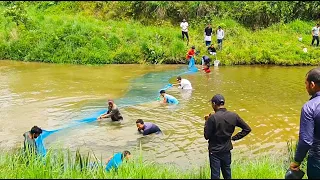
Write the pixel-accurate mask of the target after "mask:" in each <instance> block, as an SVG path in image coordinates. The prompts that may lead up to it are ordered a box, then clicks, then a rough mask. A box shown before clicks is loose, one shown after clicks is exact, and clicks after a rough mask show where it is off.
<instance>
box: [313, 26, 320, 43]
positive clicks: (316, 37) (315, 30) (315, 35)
mask: <svg viewBox="0 0 320 180" xmlns="http://www.w3.org/2000/svg"><path fill="white" fill-rule="evenodd" d="M319 30H320V27H319V24H317V25H316V26H315V27H313V28H312V42H311V46H313V43H314V41H315V40H317V46H319Z"/></svg>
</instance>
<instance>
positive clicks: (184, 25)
mask: <svg viewBox="0 0 320 180" xmlns="http://www.w3.org/2000/svg"><path fill="white" fill-rule="evenodd" d="M188 26H189V24H188V22H187V21H186V19H183V20H182V23H181V24H180V27H181V31H182V40H184V36H186V38H187V44H189V35H188Z"/></svg>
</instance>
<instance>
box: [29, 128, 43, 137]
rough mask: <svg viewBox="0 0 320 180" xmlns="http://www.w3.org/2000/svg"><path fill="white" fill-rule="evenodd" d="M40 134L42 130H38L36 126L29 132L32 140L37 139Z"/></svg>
mask: <svg viewBox="0 0 320 180" xmlns="http://www.w3.org/2000/svg"><path fill="white" fill-rule="evenodd" d="M41 133H42V129H41V128H39V127H38V126H33V127H32V128H31V130H30V134H31V136H32V138H34V139H36V138H37V137H39V136H40V134H41Z"/></svg>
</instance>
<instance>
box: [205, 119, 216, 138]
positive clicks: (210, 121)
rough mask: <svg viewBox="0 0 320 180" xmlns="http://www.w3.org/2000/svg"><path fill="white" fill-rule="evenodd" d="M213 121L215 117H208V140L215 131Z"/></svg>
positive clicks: (206, 124) (206, 128)
mask: <svg viewBox="0 0 320 180" xmlns="http://www.w3.org/2000/svg"><path fill="white" fill-rule="evenodd" d="M213 121H214V117H213V116H211V117H209V118H208V120H206V123H205V124H204V138H205V139H206V140H208V139H210V137H211V136H212V132H213V124H214V123H213Z"/></svg>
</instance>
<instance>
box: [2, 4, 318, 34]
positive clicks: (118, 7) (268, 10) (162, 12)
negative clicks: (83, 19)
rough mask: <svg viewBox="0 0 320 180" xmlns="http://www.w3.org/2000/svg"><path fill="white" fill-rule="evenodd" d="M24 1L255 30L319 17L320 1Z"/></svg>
mask: <svg viewBox="0 0 320 180" xmlns="http://www.w3.org/2000/svg"><path fill="white" fill-rule="evenodd" d="M2 3H3V4H4V5H5V6H8V7H9V6H12V5H13V4H17V2H15V1H6V2H2ZM24 4H25V5H26V6H36V7H37V9H38V10H39V11H46V10H47V9H48V8H49V7H51V8H50V9H51V10H53V11H52V12H56V13H59V12H61V11H69V12H74V13H83V14H86V15H94V16H96V17H97V18H100V19H114V20H124V19H128V18H129V19H134V20H138V21H141V22H142V23H143V24H145V25H155V24H163V23H165V22H166V21H170V22H171V23H172V24H174V25H176V24H177V23H179V22H180V21H181V20H182V19H183V18H186V19H187V20H188V21H189V22H190V23H194V24H197V23H198V22H199V21H201V22H203V21H211V20H212V17H217V18H220V19H224V18H231V19H234V20H236V21H237V22H239V23H241V24H242V25H244V26H246V27H250V28H252V29H253V30H255V29H259V28H265V27H269V26H270V25H272V24H274V23H279V22H282V23H289V22H291V21H293V20H297V19H298V20H304V21H314V20H319V19H320V1H94V2H85V1H75V2H72V1H70V2H65V1H46V2H37V1H30V2H24ZM52 6H58V8H52ZM56 10H58V11H56Z"/></svg>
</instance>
